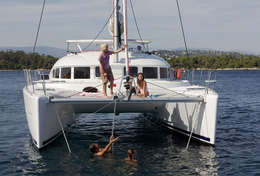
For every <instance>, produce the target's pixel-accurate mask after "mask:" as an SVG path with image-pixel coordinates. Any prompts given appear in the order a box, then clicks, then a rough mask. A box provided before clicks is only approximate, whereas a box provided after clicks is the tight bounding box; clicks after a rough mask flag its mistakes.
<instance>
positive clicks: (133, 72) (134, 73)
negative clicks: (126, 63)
mask: <svg viewBox="0 0 260 176" xmlns="http://www.w3.org/2000/svg"><path fill="white" fill-rule="evenodd" d="M129 71H130V75H131V76H133V77H136V75H137V73H138V68H137V67H129ZM125 75H126V69H125V67H124V76H125Z"/></svg>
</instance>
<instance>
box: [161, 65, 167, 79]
mask: <svg viewBox="0 0 260 176" xmlns="http://www.w3.org/2000/svg"><path fill="white" fill-rule="evenodd" d="M160 78H167V68H162V67H161V68H160Z"/></svg>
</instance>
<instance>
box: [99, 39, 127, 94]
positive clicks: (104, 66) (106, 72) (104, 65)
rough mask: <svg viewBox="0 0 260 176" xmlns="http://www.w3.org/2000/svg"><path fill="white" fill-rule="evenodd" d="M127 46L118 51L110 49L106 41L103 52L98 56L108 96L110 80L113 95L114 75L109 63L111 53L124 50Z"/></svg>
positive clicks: (104, 87)
mask: <svg viewBox="0 0 260 176" xmlns="http://www.w3.org/2000/svg"><path fill="white" fill-rule="evenodd" d="M124 48H125V46H124V47H123V48H121V49H119V50H116V51H109V50H108V45H107V44H106V43H104V44H102V45H101V54H100V56H99V58H98V61H99V69H100V76H101V79H102V81H103V92H104V96H105V97H107V83H108V81H109V82H110V94H111V95H113V84H114V76H113V73H112V70H111V67H110V64H109V59H110V55H112V54H116V53H119V52H121V51H123V50H124Z"/></svg>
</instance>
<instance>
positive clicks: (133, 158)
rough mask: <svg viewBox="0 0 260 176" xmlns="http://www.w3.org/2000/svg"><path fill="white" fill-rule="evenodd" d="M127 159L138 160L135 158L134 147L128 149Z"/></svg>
mask: <svg viewBox="0 0 260 176" xmlns="http://www.w3.org/2000/svg"><path fill="white" fill-rule="evenodd" d="M125 161H131V162H137V160H135V151H134V150H133V149H129V150H128V151H127V158H125Z"/></svg>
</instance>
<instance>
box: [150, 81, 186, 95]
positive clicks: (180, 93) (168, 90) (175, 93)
mask: <svg viewBox="0 0 260 176" xmlns="http://www.w3.org/2000/svg"><path fill="white" fill-rule="evenodd" d="M146 82H147V81H146ZM147 83H149V84H152V85H154V86H157V87H160V88H162V89H165V90H168V91H170V92H173V93H175V94H178V95H182V96H184V97H188V98H190V96H188V95H185V94H182V93H179V92H175V91H173V90H171V89H168V88H165V87H162V86H159V85H157V84H154V83H151V82H147Z"/></svg>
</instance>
